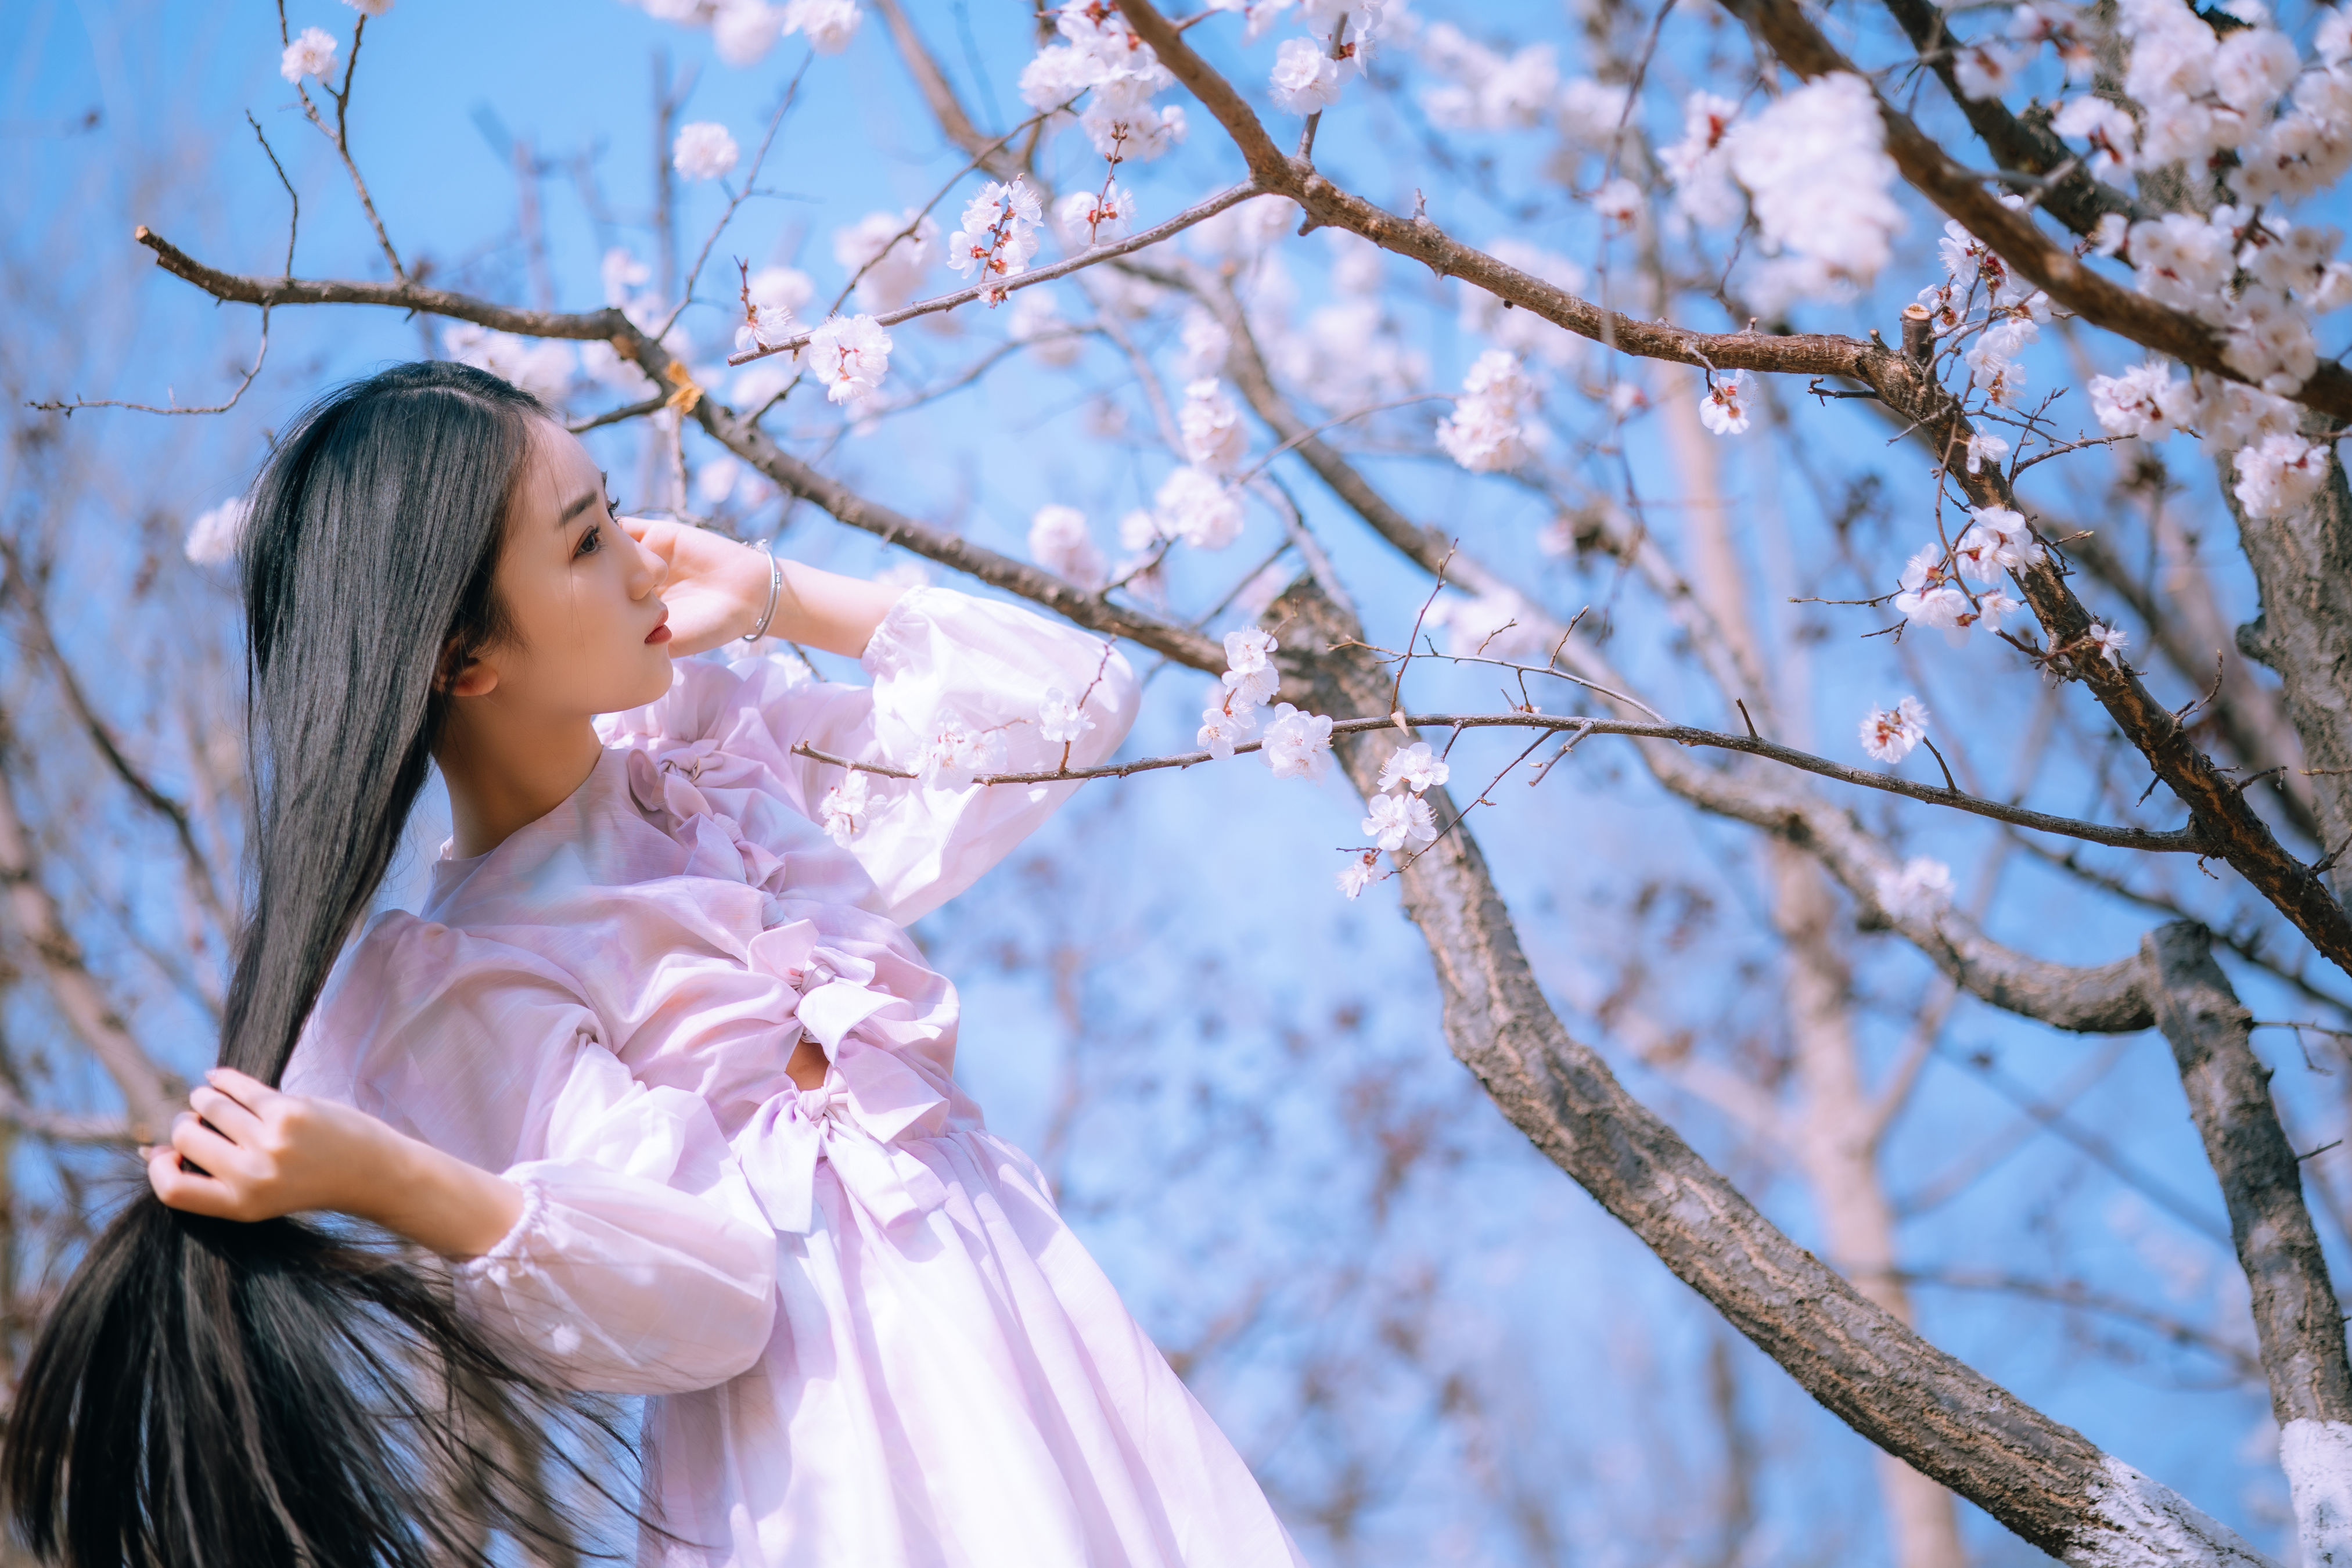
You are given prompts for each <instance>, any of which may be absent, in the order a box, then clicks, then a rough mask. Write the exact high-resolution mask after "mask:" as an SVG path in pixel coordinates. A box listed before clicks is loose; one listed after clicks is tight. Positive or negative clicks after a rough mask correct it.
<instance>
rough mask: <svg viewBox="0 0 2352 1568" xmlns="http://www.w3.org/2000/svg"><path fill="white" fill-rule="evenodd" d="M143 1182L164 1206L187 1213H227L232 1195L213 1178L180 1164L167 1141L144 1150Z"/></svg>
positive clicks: (217, 1215)
mask: <svg viewBox="0 0 2352 1568" xmlns="http://www.w3.org/2000/svg"><path fill="white" fill-rule="evenodd" d="M147 1184H148V1185H149V1186H150V1187H152V1188H153V1189H154V1190H155V1195H156V1196H157V1197H158V1198H160V1199H162V1200H163V1205H164V1206H165V1207H166V1208H175V1209H184V1210H186V1211H187V1212H188V1213H190V1214H202V1215H213V1216H214V1217H215V1218H219V1219H226V1218H229V1217H231V1216H230V1211H231V1209H232V1208H234V1207H235V1206H236V1195H235V1194H232V1193H231V1192H230V1191H229V1189H228V1188H227V1187H226V1186H225V1185H224V1184H222V1183H221V1182H219V1181H218V1180H216V1179H215V1178H214V1177H212V1176H208V1175H204V1174H201V1173H197V1172H194V1171H189V1170H184V1169H182V1168H181V1165H180V1152H179V1151H178V1150H177V1149H175V1148H173V1146H172V1145H171V1144H169V1143H163V1144H159V1145H157V1146H156V1147H154V1148H152V1149H151V1150H150V1151H149V1152H148V1154H147Z"/></svg>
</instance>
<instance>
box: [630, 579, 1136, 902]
mask: <svg viewBox="0 0 2352 1568" xmlns="http://www.w3.org/2000/svg"><path fill="white" fill-rule="evenodd" d="M860 662H861V663H862V664H863V666H864V667H865V668H866V672H867V673H868V674H869V675H871V676H872V677H873V681H872V684H871V685H866V686H857V685H848V684H841V683H835V682H828V681H817V680H811V679H805V678H804V677H801V676H799V675H798V674H797V673H796V672H795V671H794V669H793V667H791V666H788V665H787V664H785V663H784V662H783V661H782V660H781V659H772V658H753V659H746V660H743V661H741V662H740V663H738V664H735V665H732V666H723V665H717V664H713V663H710V662H709V661H707V660H701V659H681V660H679V661H678V672H677V680H676V683H675V684H674V685H673V687H672V689H671V690H670V694H669V695H668V696H667V698H665V699H663V700H661V701H659V702H656V703H655V704H653V705H651V706H650V707H647V708H643V709H638V710H635V711H633V712H631V713H626V714H621V715H615V716H614V717H613V718H612V719H611V720H609V721H607V730H606V738H607V739H608V740H611V741H614V742H620V743H630V744H636V745H639V746H642V747H644V748H646V749H647V750H649V751H653V752H656V754H657V757H658V756H659V755H664V754H667V755H675V754H676V753H677V752H687V751H691V752H701V753H706V754H707V753H710V752H716V753H719V758H720V759H723V760H724V761H725V762H727V763H732V764H734V765H735V766H736V767H737V768H746V767H748V768H750V769H751V770H753V771H756V772H757V773H759V774H760V775H761V784H762V786H763V787H765V788H766V789H768V790H770V791H771V792H772V793H773V794H775V795H779V796H780V797H781V798H782V800H783V801H784V803H785V804H786V805H789V806H790V807H791V809H792V810H793V811H794V812H795V813H797V814H798V815H799V816H803V817H805V818H807V819H809V820H810V821H812V822H816V823H818V824H820V825H822V826H824V828H825V830H826V831H827V832H828V833H830V834H832V836H833V837H834V838H835V842H837V843H840V844H842V845H844V846H845V847H846V848H847V849H848V851H849V853H850V854H851V855H853V856H855V857H856V860H857V863H858V865H859V866H860V867H861V868H863V870H864V872H865V874H866V877H867V878H870V879H872V882H873V884H874V887H875V889H876V896H875V898H874V899H873V900H872V907H874V908H875V909H876V910H877V912H880V913H882V914H886V915H887V916H888V917H889V918H890V919H892V920H894V921H898V922H899V923H900V924H905V923H907V922H908V921H913V920H914V919H916V918H917V917H918V916H920V915H923V914H926V913H928V912H929V911H930V910H933V909H936V908H938V907H939V906H940V904H942V903H945V902H946V901H947V900H949V899H950V898H953V897H954V896H955V895H956V894H958V893H960V892H961V891H962V890H963V889H966V888H968V887H970V886H971V884H972V883H973V882H974V881H975V880H977V879H979V877H980V875H981V874H982V872H984V871H986V870H987V869H988V868H990V867H991V866H993V865H995V864H996V862H997V861H999V860H1001V859H1003V858H1004V856H1005V855H1006V854H1007V853H1009V852H1010V851H1011V850H1012V848H1013V846H1014V845H1016V844H1018V843H1019V842H1020V841H1021V840H1022V839H1023V838H1024V837H1027V836H1028V835H1029V834H1030V833H1032V832H1033V831H1034V830H1035V829H1036V827H1037V826H1038V825H1039V824H1041V823H1042V822H1044V821H1045V818H1046V817H1048V816H1052V815H1053V813H1054V811H1055V808H1056V807H1058V806H1059V805H1061V804H1062V803H1063V802H1064V801H1066V800H1067V799H1068V798H1069V797H1070V795H1072V794H1074V793H1075V792H1076V789H1077V787H1078V786H1077V785H1076V784H974V783H972V782H971V779H972V776H973V775H974V774H975V773H1049V772H1055V771H1059V770H1061V769H1062V768H1064V767H1069V768H1087V767H1092V766H1095V765H1096V764H1097V763H1101V762H1103V761H1105V760H1107V759H1108V757H1109V756H1110V754H1111V753H1112V752H1115V751H1117V750H1118V745H1119V742H1121V741H1123V740H1125V739H1126V738H1127V731H1128V730H1129V727H1130V726H1131V725H1133V723H1134V722H1135V714H1136V708H1137V702H1138V698H1139V683H1138V682H1137V680H1136V678H1135V672H1134V670H1133V669H1132V668H1130V667H1129V664H1128V662H1127V659H1126V658H1124V657H1123V656H1122V655H1120V653H1119V652H1118V649H1117V647H1115V646H1114V645H1113V644H1112V643H1110V642H1109V641H1108V640H1107V639H1105V638H1102V637H1097V636H1094V635H1093V634H1091V633H1087V632H1084V631H1080V630H1078V629H1076V627H1073V626H1066V625H1064V624H1062V623H1061V622H1058V621H1054V620H1049V619H1047V618H1046V617H1045V616H1040V615H1037V614H1035V613H1034V612H1033V611H1029V610H1025V609H1022V608H1020V607H1018V606H1015V605H1007V604H1002V603H999V602H997V601H994V600H990V599H981V598H975V597H973V596H971V595H967V594H961V593H957V592H955V591H954V590H952V589H948V588H940V587H919V588H914V589H910V590H908V592H907V593H906V594H904V595H901V596H900V597H899V599H898V602H897V603H896V604H894V605H891V607H890V609H889V612H888V613H887V615H885V616H883V618H882V622H881V625H880V626H877V628H876V630H875V633H874V636H873V638H872V640H871V641H869V642H868V643H867V644H866V651H865V655H864V657H863V658H862V659H861V660H860ZM798 746H806V747H809V748H811V749H813V750H815V751H819V752H826V753H828V754H829V755H832V756H836V757H845V758H849V759H852V760H855V761H858V762H871V763H884V764H887V765H888V766H891V767H895V768H900V769H904V770H906V771H908V772H910V773H917V774H918V775H919V776H918V777H916V778H913V779H892V778H887V777H883V776H879V775H876V774H871V773H857V774H853V773H850V771H849V770H846V769H844V768H842V767H840V766H838V765H837V764H835V763H823V762H819V761H817V760H815V759H814V758H812V757H809V756H806V755H802V754H796V752H795V751H794V748H795V747H798ZM714 760H719V759H714ZM727 771H728V770H727V769H726V768H724V767H721V768H720V769H719V776H723V775H724V774H725V773H727ZM697 772H698V776H699V774H700V767H699V764H698V766H697ZM704 793H705V794H706V795H709V794H717V793H720V792H719V790H716V789H713V788H711V787H710V786H709V782H708V781H706V784H705V788H704ZM747 821H748V818H747Z"/></svg>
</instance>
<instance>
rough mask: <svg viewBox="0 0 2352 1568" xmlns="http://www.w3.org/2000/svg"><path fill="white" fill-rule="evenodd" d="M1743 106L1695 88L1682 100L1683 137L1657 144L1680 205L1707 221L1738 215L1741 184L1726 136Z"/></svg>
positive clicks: (1697, 220) (1696, 218) (1710, 224)
mask: <svg viewBox="0 0 2352 1568" xmlns="http://www.w3.org/2000/svg"><path fill="white" fill-rule="evenodd" d="M1738 113H1739V106H1738V104H1736V103H1734V102H1732V101H1731V100H1729V99H1727V98H1718V97H1717V96H1716V95H1715V94H1714V93H1711V92H1694V93H1692V94H1691V95H1690V97H1689V98H1688V99H1686V100H1684V103H1683V139H1682V140H1681V141H1679V142H1675V143H1674V144H1673V145H1672V146H1669V147H1662V148H1660V149H1659V150H1658V163H1659V166H1660V167H1662V168H1663V169H1664V170H1665V174H1666V178H1667V179H1668V180H1669V181H1671V182H1673V184H1674V187H1675V205H1677V206H1679V207H1681V208H1682V210H1683V211H1684V212H1685V214H1687V215H1689V217H1690V220H1691V221H1692V222H1693V223H1696V224H1701V225H1704V226H1707V227H1710V228H1712V227H1716V226H1720V225H1723V224H1727V223H1730V222H1731V221H1733V220H1734V219H1736V218H1737V217H1738V216H1739V208H1740V196H1739V187H1738V185H1736V184H1733V183H1732V179H1731V154H1730V153H1729V152H1728V151H1727V149H1726V148H1725V146H1724V138H1725V136H1726V135H1727V133H1728V132H1730V130H1731V123H1732V121H1733V120H1734V119H1735V118H1736V117H1737V116H1738Z"/></svg>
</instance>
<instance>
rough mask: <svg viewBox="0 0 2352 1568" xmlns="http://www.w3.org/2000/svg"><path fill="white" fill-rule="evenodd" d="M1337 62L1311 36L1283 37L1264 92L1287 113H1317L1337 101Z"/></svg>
mask: <svg viewBox="0 0 2352 1568" xmlns="http://www.w3.org/2000/svg"><path fill="white" fill-rule="evenodd" d="M1339 79H1340V71H1339V61H1338V60H1335V59H1333V58H1331V57H1330V55H1329V54H1328V53H1327V52H1326V51H1325V49H1324V47H1323V46H1322V45H1321V44H1319V43H1318V42H1316V41H1315V40H1314V39H1312V38H1285V39H1283V40H1282V47H1280V48H1278V49H1276V51H1275V56H1274V75H1273V77H1272V78H1271V79H1270V80H1269V81H1268V83H1267V92H1268V95H1269V96H1270V97H1272V98H1273V100H1274V106H1275V107H1276V109H1279V110H1282V111H1283V112H1284V113H1286V114H1319V113H1321V112H1322V111H1323V110H1326V109H1328V108H1330V107H1331V105H1333V104H1335V103H1337V102H1339Z"/></svg>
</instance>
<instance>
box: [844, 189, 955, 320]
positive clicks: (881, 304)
mask: <svg viewBox="0 0 2352 1568" xmlns="http://www.w3.org/2000/svg"><path fill="white" fill-rule="evenodd" d="M910 231H911V232H910ZM939 239H940V226H939V225H938V224H937V223H935V222H933V221H932V220H931V218H930V217H929V216H928V215H924V216H918V215H917V214H916V213H915V211H914V210H913V209H912V208H908V210H907V211H905V212H903V213H897V214H893V213H887V212H877V213H868V214H866V216H864V217H862V218H859V219H858V220H857V221H856V223H854V224H851V225H849V226H846V227H845V228H839V229H835V231H834V235H833V258H834V260H835V261H836V262H838V263H840V264H841V266H842V268H843V269H844V270H845V271H848V272H851V273H859V272H861V270H862V274H863V275H862V276H860V277H859V278H858V279H857V302H858V303H859V304H860V305H863V306H865V307H866V310H869V311H871V312H873V313H875V314H877V315H878V314H880V313H881V312H883V311H885V310H897V309H898V307H899V306H901V305H903V304H905V303H906V302H907V301H908V300H911V299H913V298H914V297H915V292H916V290H917V289H920V288H921V287H922V283H923V275H924V274H925V273H927V272H929V270H930V267H931V261H932V258H933V250H934V247H937V246H938V244H939Z"/></svg>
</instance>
